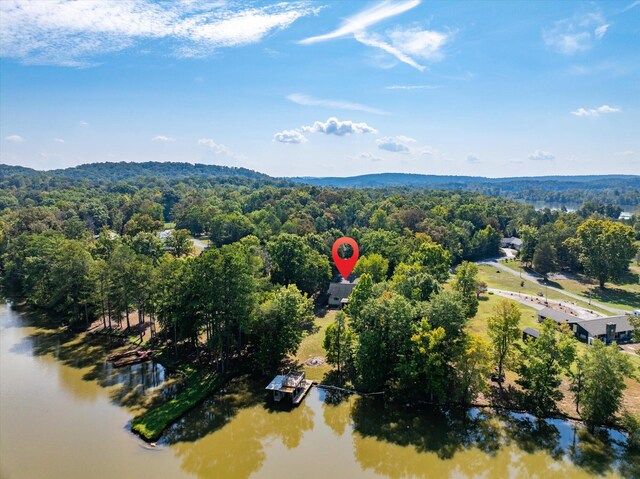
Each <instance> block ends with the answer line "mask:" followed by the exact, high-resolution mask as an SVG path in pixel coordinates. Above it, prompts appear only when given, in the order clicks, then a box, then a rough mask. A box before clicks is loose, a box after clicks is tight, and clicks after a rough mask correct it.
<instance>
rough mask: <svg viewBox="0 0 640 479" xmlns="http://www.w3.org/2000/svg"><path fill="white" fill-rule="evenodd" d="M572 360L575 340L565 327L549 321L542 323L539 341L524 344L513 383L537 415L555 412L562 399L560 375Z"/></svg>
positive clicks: (566, 369) (567, 368)
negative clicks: (523, 394)
mask: <svg viewBox="0 0 640 479" xmlns="http://www.w3.org/2000/svg"><path fill="white" fill-rule="evenodd" d="M575 358H576V339H575V338H574V336H573V333H572V332H571V330H570V329H569V327H568V326H567V325H566V324H563V325H560V326H558V325H556V323H555V322H553V321H552V320H550V319H546V320H545V321H544V322H543V323H542V330H541V331H540V337H539V338H537V339H536V340H534V341H527V342H526V344H525V347H524V350H523V352H522V355H521V357H520V361H519V364H518V368H517V372H518V374H519V375H520V378H519V379H518V380H517V381H516V382H517V383H518V384H519V385H520V386H521V387H522V389H523V391H524V392H525V394H526V398H527V401H528V403H529V405H530V407H532V408H533V409H534V411H535V412H536V413H538V414H544V413H546V412H549V411H553V410H554V409H555V407H556V406H555V404H556V401H559V400H560V399H562V396H563V395H562V392H561V391H560V389H559V388H560V384H561V382H562V381H561V374H562V373H563V372H564V373H568V372H569V368H570V367H571V365H572V364H573V362H574V360H575Z"/></svg>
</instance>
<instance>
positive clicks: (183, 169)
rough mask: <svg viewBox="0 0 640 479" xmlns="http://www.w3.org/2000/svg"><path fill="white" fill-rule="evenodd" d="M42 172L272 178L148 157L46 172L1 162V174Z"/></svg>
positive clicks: (102, 177) (82, 176) (94, 176)
mask: <svg viewBox="0 0 640 479" xmlns="http://www.w3.org/2000/svg"><path fill="white" fill-rule="evenodd" d="M42 173H44V174H48V175H51V176H62V177H65V178H70V179H74V180H91V181H120V180H128V179H133V178H143V177H150V178H160V179H165V180H169V179H184V178H223V177H243V178H248V179H255V180H261V179H269V178H271V177H270V176H268V175H265V174H263V173H258V172H257V171H253V170H248V169H246V168H236V167H231V166H219V165H202V164H191V163H179V162H159V161H147V162H144V163H135V162H124V161H123V162H117V163H87V164H84V165H79V166H74V167H71V168H64V169H58V170H49V171H46V172H39V171H37V170H32V169H30V168H23V167H21V166H8V165H0V176H8V175H17V174H19V175H27V176H30V175H38V174H42Z"/></svg>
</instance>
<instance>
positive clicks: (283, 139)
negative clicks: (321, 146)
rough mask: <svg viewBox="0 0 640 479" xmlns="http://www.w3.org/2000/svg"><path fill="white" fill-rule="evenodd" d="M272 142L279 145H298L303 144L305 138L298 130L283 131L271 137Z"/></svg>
mask: <svg viewBox="0 0 640 479" xmlns="http://www.w3.org/2000/svg"><path fill="white" fill-rule="evenodd" d="M273 141H278V142H280V143H290V144H298V143H305V142H306V141H307V138H306V137H305V136H304V135H303V134H302V133H300V132H299V131H298V130H283V131H280V132H278V133H276V134H275V135H273Z"/></svg>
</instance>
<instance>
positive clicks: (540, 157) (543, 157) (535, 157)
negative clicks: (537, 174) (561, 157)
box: [528, 150, 556, 161]
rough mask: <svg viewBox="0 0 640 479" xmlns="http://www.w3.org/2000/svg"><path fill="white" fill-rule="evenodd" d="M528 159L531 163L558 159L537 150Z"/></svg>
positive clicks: (546, 152)
mask: <svg viewBox="0 0 640 479" xmlns="http://www.w3.org/2000/svg"><path fill="white" fill-rule="evenodd" d="M528 159H529V160H531V161H551V160H555V159H556V157H555V156H554V155H552V154H551V153H549V152H548V151H542V150H536V151H534V152H533V153H531V154H530V155H529V156H528Z"/></svg>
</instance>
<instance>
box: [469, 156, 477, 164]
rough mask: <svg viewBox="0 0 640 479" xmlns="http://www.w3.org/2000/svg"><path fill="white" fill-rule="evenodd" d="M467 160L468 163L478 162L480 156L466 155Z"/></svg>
mask: <svg viewBox="0 0 640 479" xmlns="http://www.w3.org/2000/svg"><path fill="white" fill-rule="evenodd" d="M467 161H468V162H469V163H480V158H478V157H477V156H476V155H467Z"/></svg>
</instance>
